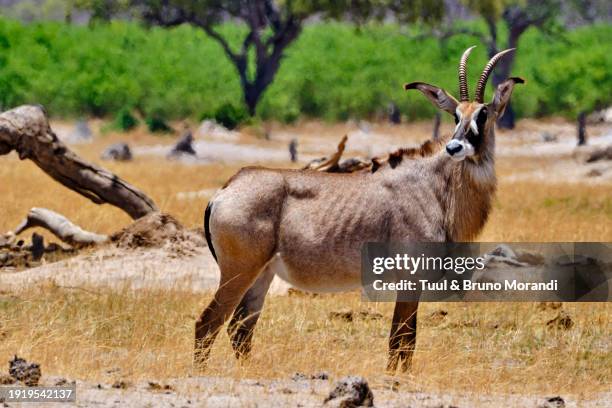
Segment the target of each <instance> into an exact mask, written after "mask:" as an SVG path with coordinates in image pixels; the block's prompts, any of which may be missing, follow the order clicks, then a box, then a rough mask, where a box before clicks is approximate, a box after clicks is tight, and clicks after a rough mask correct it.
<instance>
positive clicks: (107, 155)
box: [100, 142, 133, 161]
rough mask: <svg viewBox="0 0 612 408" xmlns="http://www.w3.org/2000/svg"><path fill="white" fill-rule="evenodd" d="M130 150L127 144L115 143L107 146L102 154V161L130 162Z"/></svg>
mask: <svg viewBox="0 0 612 408" xmlns="http://www.w3.org/2000/svg"><path fill="white" fill-rule="evenodd" d="M132 157H133V155H132V150H131V149H130V146H129V145H128V144H127V143H123V142H121V143H115V144H112V145H110V146H108V147H107V148H106V149H104V152H102V155H101V156H100V158H101V159H102V160H116V161H130V160H132Z"/></svg>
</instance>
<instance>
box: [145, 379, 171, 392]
mask: <svg viewBox="0 0 612 408" xmlns="http://www.w3.org/2000/svg"><path fill="white" fill-rule="evenodd" d="M149 390H151V391H172V390H174V388H172V386H171V385H170V384H164V385H161V384H160V383H156V382H154V381H149Z"/></svg>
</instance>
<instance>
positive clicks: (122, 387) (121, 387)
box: [112, 380, 132, 390]
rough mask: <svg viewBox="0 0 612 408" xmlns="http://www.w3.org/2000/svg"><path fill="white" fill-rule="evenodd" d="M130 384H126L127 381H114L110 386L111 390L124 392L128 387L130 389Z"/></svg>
mask: <svg viewBox="0 0 612 408" xmlns="http://www.w3.org/2000/svg"><path fill="white" fill-rule="evenodd" d="M131 386H132V384H131V383H129V382H127V381H122V380H119V381H115V382H114V383H113V385H112V387H113V388H116V389H119V390H125V389H128V388H129V387H131Z"/></svg>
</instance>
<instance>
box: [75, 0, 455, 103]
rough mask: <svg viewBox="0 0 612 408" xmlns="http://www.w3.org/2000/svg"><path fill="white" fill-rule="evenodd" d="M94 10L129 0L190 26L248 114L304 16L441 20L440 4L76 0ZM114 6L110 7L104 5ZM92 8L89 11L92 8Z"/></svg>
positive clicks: (167, 21) (165, 20)
mask: <svg viewBox="0 0 612 408" xmlns="http://www.w3.org/2000/svg"><path fill="white" fill-rule="evenodd" d="M78 1H80V2H81V4H89V7H93V6H96V5H98V7H99V5H100V4H105V5H106V4H107V3H108V2H109V1H111V2H114V3H113V5H112V7H116V5H117V4H121V3H123V2H126V1H127V3H128V4H127V6H126V7H124V8H123V9H122V12H123V13H124V14H126V13H127V14H128V15H134V16H138V17H139V18H142V19H143V20H144V21H145V22H147V23H148V24H152V25H158V26H163V27H171V26H177V25H181V24H191V25H193V26H195V27H198V28H201V29H202V30H203V31H204V32H205V33H206V34H207V35H208V36H209V37H210V38H212V39H213V40H215V41H216V42H218V43H219V44H220V45H221V47H222V48H223V51H224V52H225V55H226V56H227V57H228V58H229V60H230V61H231V62H232V64H233V65H234V67H235V69H236V71H237V73H238V75H239V77H240V85H241V87H242V91H243V97H244V103H245V105H246V107H247V109H248V111H249V113H250V114H251V115H254V114H255V111H256V108H257V104H258V103H259V101H260V100H261V97H262V95H263V94H264V92H265V90H266V89H267V87H268V86H269V85H270V84H271V83H272V81H273V80H274V77H275V76H276V73H277V72H278V69H279V68H280V65H281V61H282V58H283V55H284V52H285V51H286V49H287V47H289V46H290V45H291V44H292V43H293V42H294V41H295V40H296V39H297V38H298V36H299V35H300V33H301V31H302V28H303V26H304V22H305V20H306V19H308V18H321V19H327V18H333V19H348V20H352V21H354V22H357V23H363V22H365V21H368V20H371V19H385V18H389V17H393V18H394V19H396V21H398V22H400V23H411V22H414V21H417V20H419V21H422V22H425V23H431V22H434V21H439V20H440V18H441V17H442V15H443V13H444V0H412V1H410V0H372V1H366V0H363V1H354V0H339V1H333V0H313V1H307V0H276V1H275V0H78ZM106 7H108V8H112V7H111V6H110V5H108V6H105V9H106ZM90 9H91V8H90ZM226 21H235V22H238V23H241V24H242V25H243V26H245V27H246V34H245V35H244V38H243V39H242V41H241V43H240V44H238V45H237V44H231V43H230V41H229V39H228V38H226V37H225V36H224V35H223V34H222V32H221V31H220V30H219V26H220V24H222V23H223V22H226Z"/></svg>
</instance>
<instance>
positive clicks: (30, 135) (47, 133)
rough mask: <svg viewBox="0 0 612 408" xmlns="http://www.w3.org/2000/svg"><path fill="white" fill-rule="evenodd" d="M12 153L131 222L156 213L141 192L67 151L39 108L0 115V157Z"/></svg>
mask: <svg viewBox="0 0 612 408" xmlns="http://www.w3.org/2000/svg"><path fill="white" fill-rule="evenodd" d="M12 150H15V151H16V152H17V154H18V155H19V158H20V159H21V160H24V159H30V160H32V161H33V162H34V163H36V165H37V166H38V167H40V168H41V169H42V170H43V171H44V172H45V173H47V174H48V175H49V176H51V177H52V178H53V179H55V180H56V181H58V182H59V183H61V184H63V185H64V186H66V187H68V188H69V189H71V190H73V191H76V192H77V193H79V194H81V195H82V196H84V197H87V198H89V199H90V200H91V201H93V202H94V203H96V204H103V203H109V204H112V205H114V206H116V207H118V208H120V209H122V210H123V211H125V212H126V213H128V214H129V215H130V216H131V217H132V218H134V219H136V218H140V217H142V216H144V215H146V214H149V213H150V212H153V211H157V207H156V206H155V203H154V202H153V200H151V199H150V198H149V197H147V196H146V195H145V194H144V193H142V192H141V191H140V190H138V189H137V188H135V187H133V186H131V185H130V184H128V183H126V182H125V181H123V180H122V179H121V178H119V177H118V176H116V175H115V174H113V173H111V172H109V171H107V170H105V169H103V168H101V167H98V166H97V165H95V164H92V163H88V162H87V161H85V160H83V159H81V158H80V157H79V156H77V155H76V154H75V153H74V152H72V151H71V150H70V149H68V147H66V145H64V144H63V143H62V142H61V141H60V140H59V139H58V138H57V136H56V135H55V134H54V133H53V131H52V130H51V127H50V126H49V122H48V120H47V116H46V114H45V112H44V110H43V108H42V107H40V106H32V105H26V106H20V107H18V108H15V109H13V110H10V111H7V112H4V113H2V114H0V155H3V154H7V153H9V152H11V151H12Z"/></svg>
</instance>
